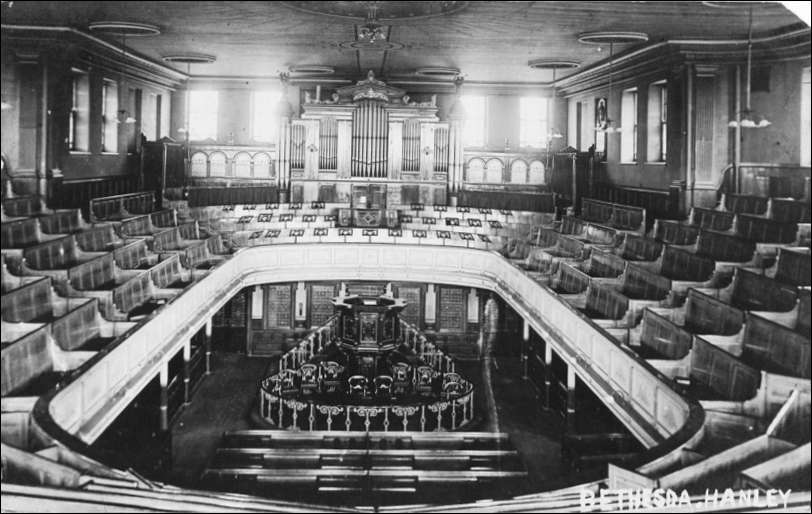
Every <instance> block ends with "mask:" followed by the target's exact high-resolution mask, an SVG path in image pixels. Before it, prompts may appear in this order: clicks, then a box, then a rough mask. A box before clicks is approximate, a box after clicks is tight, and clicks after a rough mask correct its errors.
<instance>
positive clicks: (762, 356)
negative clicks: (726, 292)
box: [743, 313, 812, 378]
mask: <svg viewBox="0 0 812 514" xmlns="http://www.w3.org/2000/svg"><path fill="white" fill-rule="evenodd" d="M743 343H744V350H745V352H747V353H749V354H750V356H751V359H750V360H751V361H758V362H762V363H765V364H770V365H769V366H761V368H762V369H766V370H768V371H772V372H775V373H779V374H782V375H790V376H794V377H801V378H810V366H811V365H812V354H810V348H812V344H810V342H809V339H807V338H806V337H804V336H802V335H801V334H799V333H798V332H795V331H794V330H790V329H788V328H786V327H784V326H782V325H778V324H777V323H773V322H772V321H770V320H767V319H764V318H762V317H761V316H755V315H752V314H749V313H748V314H747V324H746V325H745V329H744V338H743Z"/></svg>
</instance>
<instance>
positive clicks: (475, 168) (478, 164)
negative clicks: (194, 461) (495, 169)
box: [467, 158, 485, 184]
mask: <svg viewBox="0 0 812 514" xmlns="http://www.w3.org/2000/svg"><path fill="white" fill-rule="evenodd" d="M467 177H468V179H467V181H468V182H471V183H472V184H478V183H481V182H483V181H484V180H485V161H483V160H482V159H476V158H475V159H471V160H470V161H468V175H467Z"/></svg>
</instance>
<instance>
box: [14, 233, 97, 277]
mask: <svg viewBox="0 0 812 514" xmlns="http://www.w3.org/2000/svg"><path fill="white" fill-rule="evenodd" d="M106 253H107V252H85V251H82V250H81V249H80V248H79V245H78V244H76V238H75V237H74V236H65V237H62V238H59V239H54V240H53V241H48V242H46V243H41V244H38V245H36V246H31V247H29V248H26V249H25V250H24V251H23V260H22V262H21V263H20V269H21V271H22V274H24V275H45V276H50V277H52V278H54V279H55V281H56V282H55V285H56V286H59V285H60V283H61V282H64V281H67V278H68V270H69V269H70V268H72V267H74V266H78V265H79V264H82V263H85V262H88V261H91V260H93V259H96V258H98V257H101V256H103V255H105V254H106Z"/></svg>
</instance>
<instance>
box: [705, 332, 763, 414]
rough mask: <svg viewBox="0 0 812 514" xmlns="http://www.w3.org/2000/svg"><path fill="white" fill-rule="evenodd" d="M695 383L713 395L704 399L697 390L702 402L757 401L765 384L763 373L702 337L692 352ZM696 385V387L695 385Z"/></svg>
mask: <svg viewBox="0 0 812 514" xmlns="http://www.w3.org/2000/svg"><path fill="white" fill-rule="evenodd" d="M690 378H691V382H692V383H693V382H696V383H697V384H698V385H700V386H701V389H702V390H704V391H705V392H707V393H710V397H703V395H702V390H695V392H696V393H698V396H695V398H697V399H699V400H703V399H710V400H714V399H716V400H725V401H745V400H749V399H751V398H753V397H754V396H755V395H756V393H757V392H758V389H759V386H760V384H761V372H760V371H759V370H758V369H756V368H754V367H752V366H749V365H747V364H745V363H744V362H742V361H741V360H740V359H739V358H737V357H736V356H734V355H732V354H730V353H728V352H726V351H724V350H722V349H721V348H717V347H716V346H715V345H713V344H711V343H710V342H708V341H706V340H705V339H703V338H702V336H695V337H694V341H693V347H692V349H691V374H690ZM692 385H693V384H692Z"/></svg>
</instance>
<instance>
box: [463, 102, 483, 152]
mask: <svg viewBox="0 0 812 514" xmlns="http://www.w3.org/2000/svg"><path fill="white" fill-rule="evenodd" d="M460 100H461V101H462V106H463V108H465V123H464V124H463V128H462V140H463V142H464V145H465V146H485V123H486V119H485V106H486V100H485V97H484V96H478V95H463V96H462V97H461V98H460Z"/></svg>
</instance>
